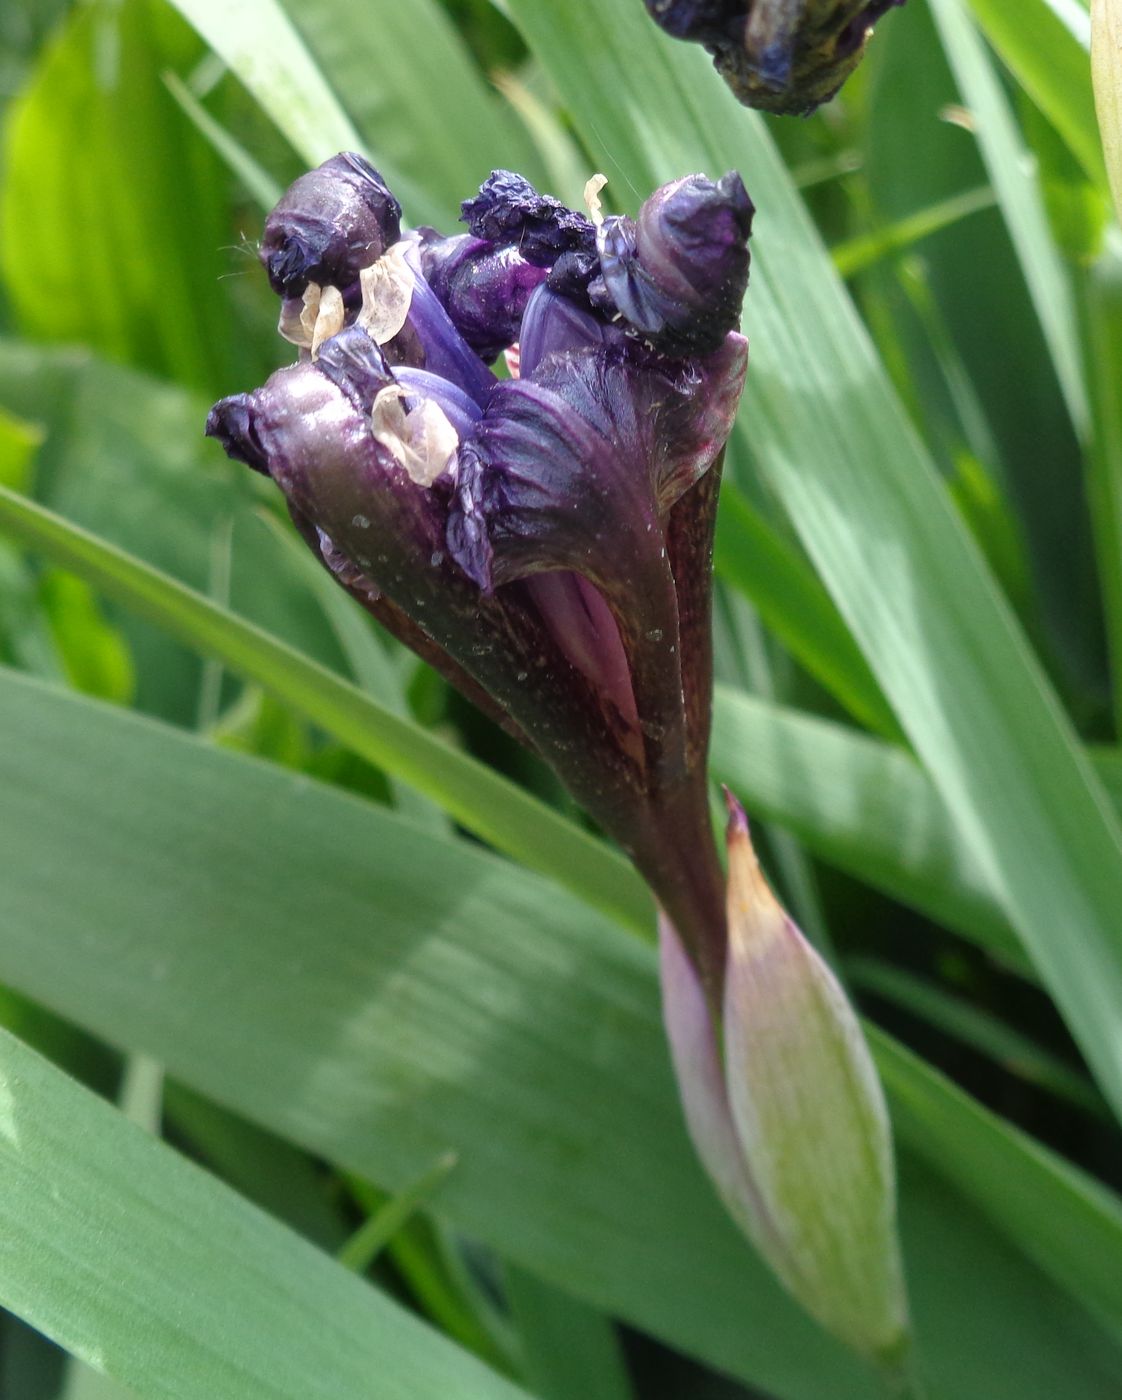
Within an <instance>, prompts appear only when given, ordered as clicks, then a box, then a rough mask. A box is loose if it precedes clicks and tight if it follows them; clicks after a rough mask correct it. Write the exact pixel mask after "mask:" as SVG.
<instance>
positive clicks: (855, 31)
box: [646, 0, 904, 116]
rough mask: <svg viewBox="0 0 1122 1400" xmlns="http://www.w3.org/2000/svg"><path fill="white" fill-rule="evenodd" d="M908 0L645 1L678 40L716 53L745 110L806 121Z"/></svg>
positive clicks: (720, 69)
mask: <svg viewBox="0 0 1122 1400" xmlns="http://www.w3.org/2000/svg"><path fill="white" fill-rule="evenodd" d="M903 3H904V0H646V6H647V9H648V11H649V12H650V14H651V17H652V18H653V19H654V20H655V22H656V23H657V24H659V25H660V26H661V27H662V28H663V29H665V30H666V32H667V33H668V34H671V35H673V36H674V38H676V39H689V40H693V41H694V42H695V43H698V44H701V45H703V47H704V48H705V49H706V50H707V51H708V52H709V53H710V54H711V55H712V57H713V65H714V67H715V68H716V69H717V71H718V73H720V75H721V77H722V78H724V80H725V82H726V83H728V85H729V87H730V88H731V89H732V91H733V93H734V95H735V96H736V98H737V99H738V100H739V101H740V102H743V103H744V105H745V106H746V107H758V108H761V109H762V110H763V111H765V112H778V113H780V114H783V115H787V116H804V115H806V114H807V113H809V112H813V111H814V109H815V108H816V107H818V106H820V105H821V104H822V103H823V102H828V101H829V100H830V98H831V97H833V96H834V95H835V93H837V91H838V89H839V88H840V87H841V85H842V84H843V83H844V82H845V80H846V78H848V77H849V75H850V74H851V73H852V72H853V70H854V69H855V68H856V67H857V65H858V64H859V63H860V62H861V58H862V55H863V54H864V51H865V45H866V44H867V43H868V40H869V36H870V35H871V34H872V32H873V26H874V25H875V24H876V22H877V20H879V19H880V18H881V17H882V16H883V15H884V14H886V13H887V12H888V11H889V10H890V9H892V8H893V7H894V6H896V5H902V4H903Z"/></svg>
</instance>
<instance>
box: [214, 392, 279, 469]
mask: <svg viewBox="0 0 1122 1400" xmlns="http://www.w3.org/2000/svg"><path fill="white" fill-rule="evenodd" d="M206 435H207V437H212V438H216V439H217V440H218V441H219V442H220V443H221V444H222V446H223V448H224V450H225V452H226V456H227V457H232V458H233V459H234V461H235V462H244V463H245V464H246V466H247V467H252V468H253V470H254V471H255V472H260V473H261V474H262V476H268V475H269V474H270V473H269V459H268V454H267V453H266V451H265V448H264V446H263V445H262V443H261V439H260V438H259V437H258V435H257V428H256V425H255V423H254V407H253V398H252V395H250V394H233V395H231V397H230V398H228V399H220V400H219V402H218V403H216V404H215V405H214V407H213V408H212V409H211V410H210V412H209V413H208V414H207V420H206Z"/></svg>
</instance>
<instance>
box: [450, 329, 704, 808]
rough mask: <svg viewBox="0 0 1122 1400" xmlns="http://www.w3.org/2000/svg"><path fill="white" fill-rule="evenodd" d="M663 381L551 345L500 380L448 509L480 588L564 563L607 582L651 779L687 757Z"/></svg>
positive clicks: (469, 443) (595, 581)
mask: <svg viewBox="0 0 1122 1400" xmlns="http://www.w3.org/2000/svg"><path fill="white" fill-rule="evenodd" d="M659 389H661V390H662V391H664V392H666V393H672V392H673V391H672V388H670V386H669V385H668V381H666V380H665V379H664V378H663V377H662V376H651V375H650V374H647V373H645V372H642V371H638V370H636V369H635V368H634V366H633V365H631V364H630V363H629V362H628V361H627V360H625V359H623V358H622V357H620V356H618V355H612V354H608V353H604V352H598V351H583V352H571V353H569V354H561V355H553V356H550V357H549V359H548V360H547V361H545V362H544V363H543V366H542V369H541V372H540V374H539V376H538V377H537V378H536V379H535V380H526V379H522V380H519V381H518V382H517V383H505V384H500V385H499V387H498V388H497V389H496V390H495V393H494V395H493V396H492V399H491V403H490V405H489V406H488V410H487V412H486V413H485V414H484V416H483V419H482V420H481V421H480V423H479V425H478V427H477V429H476V430H475V432H474V433H472V434H471V436H470V437H468V438H467V439H466V440H465V442H464V444H463V446H462V447H461V449H460V458H459V469H458V475H457V481H456V489H455V495H454V497H453V500H452V504H451V509H450V512H449V520H448V546H449V549H450V551H451V553H452V555H453V557H454V558H455V559H456V561H457V562H458V563H459V564H460V565H461V567H462V568H463V569H464V570H465V572H467V573H468V574H469V575H470V576H471V577H472V578H473V579H475V580H476V581H477V582H478V583H479V585H480V587H481V588H482V589H484V591H486V592H489V591H491V590H493V589H495V588H497V587H501V586H502V585H504V584H508V583H510V582H512V581H514V580H518V579H524V578H529V577H531V576H538V575H542V574H547V573H551V572H557V571H560V572H563V573H569V572H571V573H576V574H580V575H581V576H582V577H583V578H585V579H587V580H588V582H589V583H590V584H592V585H594V586H595V587H596V588H597V589H598V590H599V592H600V593H601V594H602V595H603V597H604V599H605V601H606V603H607V605H608V607H609V608H610V609H611V612H612V615H613V617H614V619H615V622H616V626H617V627H618V630H619V636H620V639H621V641H622V644H623V648H624V651H625V653H626V656H627V661H628V666H629V668H630V672H631V680H632V687H633V692H634V697H635V710H636V712H637V715H638V720H639V727H640V729H641V730H642V742H643V746H644V752H645V757H646V771H647V781H648V782H649V783H650V784H651V785H652V786H657V785H659V784H660V783H662V782H664V781H666V782H670V781H676V780H677V778H678V777H680V776H681V774H682V773H683V772H684V770H685V766H686V757H685V754H686V740H685V717H684V706H683V685H682V677H681V668H680V655H679V634H678V610H677V599H676V596H675V592H674V580H673V576H672V574H671V572H670V567H669V563H668V560H667V554H666V547H665V541H664V538H663V529H662V522H661V520H660V518H659V514H658V507H657V500H656V493H655V483H654V481H653V480H652V472H653V471H654V470H655V467H656V464H657V458H656V454H655V453H654V451H653V443H654V440H655V436H656V434H657V432H658V424H657V419H658V401H657V391H658V390H659ZM552 625H553V626H555V627H556V626H557V625H558V624H556V623H554V624H552ZM570 654H571V653H570ZM590 679H592V680H593V682H594V683H599V678H598V675H592V676H590Z"/></svg>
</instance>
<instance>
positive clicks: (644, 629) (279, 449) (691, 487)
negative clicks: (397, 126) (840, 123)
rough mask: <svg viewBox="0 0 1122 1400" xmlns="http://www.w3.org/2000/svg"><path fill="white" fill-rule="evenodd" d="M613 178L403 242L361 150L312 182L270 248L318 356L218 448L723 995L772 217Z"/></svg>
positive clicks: (303, 333)
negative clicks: (753, 238) (731, 569)
mask: <svg viewBox="0 0 1122 1400" xmlns="http://www.w3.org/2000/svg"><path fill="white" fill-rule="evenodd" d="M601 184H602V179H601V178H599V177H598V178H597V179H595V180H593V181H591V182H590V184H589V191H588V199H589V212H588V213H587V214H585V213H581V212H578V211H576V210H573V209H570V208H568V207H567V206H565V205H564V204H562V203H561V202H560V201H558V200H556V199H553V198H551V197H550V196H548V195H543V194H540V193H539V192H538V191H537V190H535V189H534V188H533V186H532V185H530V184H529V183H528V182H527V181H526V180H524V179H523V178H522V177H521V176H519V175H515V174H513V173H511V172H509V171H495V172H493V173H492V175H491V176H490V177H489V178H488V179H487V180H486V181H485V182H484V185H483V187H482V188H481V189H480V191H479V193H478V194H477V195H475V196H474V197H473V198H471V199H469V200H467V201H466V202H465V204H464V206H463V217H464V222H465V223H466V224H467V226H468V232H467V233H461V234H456V235H453V236H451V237H443V236H441V235H440V234H439V233H437V232H436V231H435V230H433V229H421V230H418V231H417V232H415V233H412V234H410V235H408V236H407V237H405V238H402V237H401V235H400V224H399V216H400V211H399V208H398V205H397V202H396V200H395V199H394V198H393V196H392V194H390V192H389V190H388V189H387V188H386V186H385V184H384V183H383V181H382V179H381V177H380V176H379V175H378V173H377V172H376V171H375V170H373V169H372V168H371V167H370V166H369V165H368V164H367V163H366V162H365V161H364V160H362V159H361V158H360V157H357V156H351V155H342V156H336V157H334V158H333V159H332V160H330V161H328V162H326V163H325V164H324V165H322V166H320V167H319V169H318V170H315V171H312V172H311V173H310V174H308V175H305V176H302V177H301V179H300V180H298V181H297V182H296V183H295V184H294V185H293V186H292V188H291V189H290V190H288V192H287V193H286V194H285V196H284V198H283V199H282V200H281V202H280V204H279V205H278V206H277V208H276V209H275V210H274V212H273V213H272V214H271V215H270V216H269V220H268V222H267V224H266V235H265V239H264V241H263V244H262V262H263V263H264V265H265V267H266V269H267V270H268V272H269V275H270V279H271V281H272V282H273V285H274V288H275V289H276V290H277V291H278V293H279V294H280V296H281V298H282V311H281V330H282V333H283V334H284V335H285V336H286V337H287V338H288V339H290V340H291V341H293V342H294V343H295V344H296V345H298V346H299V347H300V349H299V359H298V361H297V363H296V364H294V365H291V366H290V367H288V368H286V369H281V370H279V371H278V372H277V373H276V374H274V375H273V376H272V378H271V379H270V380H269V381H268V383H267V384H266V385H265V386H264V387H263V388H261V389H259V390H256V391H255V392H253V393H249V394H237V395H234V396H233V397H232V398H228V399H224V400H223V401H222V402H221V403H219V404H217V405H216V406H215V407H214V409H213V410H212V412H211V415H210V418H209V420H208V423H207V431H208V433H210V434H211V435H212V436H214V437H217V438H218V439H219V440H220V441H221V442H222V443H223V445H224V446H225V448H226V450H227V452H229V454H230V455H231V456H234V457H237V458H239V459H240V460H242V461H244V462H246V463H248V464H249V465H250V466H251V467H253V468H254V469H255V470H257V471H262V472H264V473H266V474H267V475H269V476H270V477H271V478H272V479H273V481H274V482H275V483H276V484H277V486H278V487H279V488H280V490H281V491H282V493H283V494H284V497H285V500H286V502H287V505H288V508H289V512H290V514H291V515H292V518H293V521H294V522H295V524H296V526H297V528H298V529H299V531H300V533H301V534H302V536H303V538H304V539H305V540H306V542H307V543H308V545H309V547H310V548H311V549H313V550H314V551H315V553H316V554H317V556H318V557H319V559H320V560H321V562H322V563H323V565H324V567H326V568H327V569H329V570H330V571H331V573H332V574H333V575H334V577H335V578H336V579H337V581H338V582H339V583H340V585H341V586H342V587H344V588H345V589H347V590H348V591H349V592H350V593H351V594H352V595H353V596H354V597H355V598H356V599H358V601H359V602H361V603H362V604H363V606H364V607H366V608H367V609H368V610H369V611H371V612H372V613H373V614H374V615H375V616H376V617H377V618H378V619H379V620H380V621H381V622H382V623H383V624H384V625H385V626H386V627H387V628H388V629H389V630H390V631H391V632H393V633H394V634H395V635H396V636H398V637H399V638H400V639H401V640H402V641H404V642H405V643H406V644H407V645H409V646H410V647H412V648H413V649H414V650H415V651H417V652H418V653H419V654H420V655H422V656H423V657H424V658H425V659H426V660H428V661H429V662H430V663H431V664H432V665H433V666H435V667H436V668H437V669H438V670H439V671H441V672H442V674H443V675H445V676H446V677H447V678H448V679H449V680H450V681H451V682H452V683H453V684H455V685H456V686H458V687H459V688H460V689H461V690H462V691H463V692H464V693H465V694H467V695H468V696H469V697H470V698H471V699H472V700H474V701H476V702H477V703H478V704H480V705H481V706H482V707H483V709H484V710H485V711H487V712H488V713H489V714H491V715H492V716H493V717H494V718H495V719H497V720H498V721H499V722H500V723H502V724H504V725H505V727H506V728H507V729H508V730H509V731H510V732H511V733H513V734H515V735H516V736H517V737H518V738H519V739H521V740H522V741H524V742H526V743H527V744H529V745H530V746H531V747H533V748H534V749H535V750H536V751H537V752H538V753H539V754H540V755H541V756H542V757H543V758H544V759H545V760H546V761H547V762H548V763H549V764H551V765H552V767H553V768H554V769H555V771H556V772H557V773H558V775H559V776H560V777H561V779H562V780H563V781H564V782H565V783H566V785H567V786H568V788H569V789H570V791H571V792H572V793H573V795H574V796H575V797H576V798H577V800H578V801H579V802H581V803H582V805H583V806H584V807H585V808H586V810H587V811H588V812H589V813H590V814H591V815H592V816H593V817H594V818H595V819H596V820H597V821H598V822H599V823H600V824H601V825H602V826H603V827H604V828H605V829H606V830H607V831H609V832H610V833H611V834H612V835H613V836H615V837H616V839H617V840H618V841H619V842H620V843H621V844H622V845H623V846H624V847H625V848H626V849H627V850H628V851H629V852H630V853H631V854H632V856H633V857H634V859H635V861H636V863H637V864H638V866H639V867H640V869H641V870H642V871H643V872H644V874H645V875H646V876H647V879H648V881H649V883H650V884H651V886H652V888H653V889H654V890H655V891H656V894H657V896H658V898H659V901H660V903H661V904H662V906H663V907H664V908H665V909H666V910H667V911H668V912H669V913H670V915H671V917H673V919H674V922H675V926H676V927H677V928H678V929H679V931H680V934H681V937H682V939H683V941H684V943H685V945H686V946H687V947H688V948H689V949H690V950H691V952H692V954H693V956H694V957H695V959H696V961H697V963H698V966H699V967H700V968H702V970H703V973H704V975H705V976H706V978H707V979H708V981H709V982H710V983H711V984H713V985H716V982H717V980H718V979H719V973H720V964H721V961H722V958H723V952H722V948H723V942H724V911H723V895H722V881H721V877H720V870H719V865H718V863H717V860H716V855H715V852H714V849H713V843H712V840H711V832H710V828H709V813H708V799H707V789H706V777H705V754H706V748H707V743H708V733H709V705H710V692H711V651H710V638H709V632H710V616H709V597H710V573H711V553H712V539H713V527H714V519H715V507H716V498H717V484H718V479H719V473H720V458H721V453H722V449H723V446H724V443H725V440H726V438H727V437H728V434H729V431H730V429H731V426H732V422H733V418H734V416H735V413H736V407H737V402H738V399H739V396H740V392H741V388H742V386H743V382H744V375H745V368H746V364H747V342H746V341H745V340H744V339H743V337H742V336H740V335H739V334H738V326H739V319H740V306H741V302H742V300H743V297H744V292H745V288H746V285H747V281H748V235H749V232H750V229H751V220H752V205H751V202H750V200H749V199H748V196H747V194H746V193H745V190H744V187H743V185H742V183H741V181H740V177H739V176H738V175H736V174H735V173H730V174H728V175H725V176H724V177H722V178H721V179H720V180H718V181H716V182H713V181H711V180H709V179H707V178H706V177H705V176H702V175H691V176H688V177H687V178H685V179H682V180H678V181H675V182H674V183H673V184H670V185H666V186H664V187H663V188H662V189H660V190H657V191H656V192H655V193H654V194H653V195H652V196H651V198H650V199H648V200H647V201H646V202H645V204H643V206H642V207H641V209H640V210H639V212H638V215H637V217H636V218H634V219H631V218H625V217H621V216H605V215H603V214H602V213H601V210H600V205H599V200H598V198H597V191H598V189H599V187H600V185H601ZM503 352H506V357H507V363H508V364H509V365H510V367H511V369H512V370H513V377H506V378H500V377H499V376H497V375H496V374H495V373H494V372H493V370H492V369H491V368H490V366H491V365H492V363H494V362H495V361H496V360H497V359H498V358H499V357H500V356H501V355H502V354H503ZM691 835H692V838H693V841H692V845H693V847H694V849H695V854H694V856H693V857H692V858H691V860H690V861H689V862H684V861H683V860H682V858H681V850H682V848H683V843H685V844H687V845H688V844H690V841H691Z"/></svg>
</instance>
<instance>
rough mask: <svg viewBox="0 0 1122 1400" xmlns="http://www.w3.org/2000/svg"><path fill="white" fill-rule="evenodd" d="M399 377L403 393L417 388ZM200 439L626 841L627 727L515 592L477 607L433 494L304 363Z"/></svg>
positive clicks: (225, 404)
mask: <svg viewBox="0 0 1122 1400" xmlns="http://www.w3.org/2000/svg"><path fill="white" fill-rule="evenodd" d="M345 334H349V333H345ZM410 378H411V379H412V380H413V382H412V385H411V386H410V389H411V391H416V388H417V386H418V384H419V383H423V382H425V381H419V380H418V379H417V378H416V377H414V376H412V375H411V376H410ZM208 431H209V432H210V434H211V435H212V436H216V437H218V438H219V439H220V440H221V441H222V442H223V444H224V445H225V446H226V448H227V451H228V452H230V454H231V455H232V456H235V457H238V458H239V459H241V460H246V461H249V462H250V463H251V464H252V465H253V466H254V467H256V469H257V470H265V471H267V472H268V474H269V475H271V476H272V478H273V480H274V481H275V482H276V483H277V485H278V486H279V487H280V488H281V490H282V491H283V492H284V495H285V497H286V500H287V502H288V506H289V510H290V513H291V514H292V516H293V519H294V520H295V521H296V523H297V525H298V527H299V529H300V531H301V534H302V535H303V536H304V539H305V540H306V541H307V542H308V544H309V546H310V547H311V548H312V549H313V550H314V551H315V553H316V554H317V555H318V557H319V558H320V559H321V561H322V562H323V563H324V565H325V566H326V567H327V568H329V569H330V570H331V572H332V573H333V574H334V576H335V578H336V579H337V580H338V581H339V583H340V584H341V585H342V586H343V587H345V588H346V589H347V590H348V591H349V592H350V593H351V594H352V595H353V596H354V597H356V598H357V599H358V601H359V602H361V603H362V604H363V605H364V606H365V607H367V608H369V610H370V611H371V612H373V613H374V615H375V616H376V617H378V618H379V619H380V620H381V621H383V622H384V623H385V624H386V625H387V626H389V627H390V628H391V630H393V631H394V632H395V634H396V635H398V636H400V637H402V639H403V640H405V641H406V642H407V644H408V645H410V646H412V647H413V648H414V650H416V651H418V652H420V654H421V655H423V656H425V657H426V659H427V660H429V661H430V662H431V663H432V664H434V665H435V666H437V668H438V669H439V670H441V671H442V672H443V674H445V675H446V676H448V678H449V679H450V680H451V681H452V682H453V683H454V684H456V685H458V686H459V687H460V688H461V689H462V690H464V691H465V693H466V694H467V695H468V696H469V698H472V699H476V700H477V701H480V700H481V703H483V705H484V708H485V709H487V710H488V712H490V713H492V714H495V715H498V716H506V717H507V718H508V720H509V722H510V724H509V727H511V728H512V729H513V731H514V732H516V733H517V734H518V735H519V736H528V738H529V740H530V742H531V743H532V744H533V745H534V746H535V747H536V748H537V749H538V750H539V752H540V753H541V754H542V756H543V757H544V758H545V760H546V761H547V762H548V763H550V764H551V765H552V766H553V767H554V768H555V769H556V771H557V772H558V773H559V774H560V776H561V777H562V780H563V781H564V782H565V783H566V785H567V786H568V787H569V789H570V791H571V792H572V793H573V795H574V797H575V798H576V799H577V801H579V802H581V803H582V804H583V805H584V806H585V807H586V808H587V810H588V811H589V812H590V813H591V814H592V816H593V817H594V818H595V819H596V820H597V821H599V822H601V823H602V824H603V825H604V826H606V827H607V828H608V829H609V830H611V831H612V832H613V833H614V834H615V835H616V836H617V837H618V838H619V839H620V840H621V841H627V840H628V839H629V834H630V832H631V830H632V829H633V828H634V824H635V812H636V809H637V808H638V806H639V805H640V803H641V788H640V784H639V780H638V771H637V766H638V765H637V759H636V757H635V755H634V753H633V752H632V751H630V750H629V749H628V747H627V745H626V743H623V742H621V733H620V731H621V729H622V728H624V727H625V725H626V720H625V719H624V718H623V717H621V716H620V714H619V712H618V710H617V709H616V708H615V707H613V706H612V705H610V704H605V703H604V697H603V696H602V695H601V694H600V693H598V691H597V690H596V688H595V687H594V685H593V684H592V682H591V681H590V680H589V678H588V677H587V676H586V675H585V674H584V672H582V671H581V670H580V669H579V667H578V666H577V665H575V664H574V662H573V661H572V659H571V658H570V656H569V655H568V654H567V652H566V651H565V649H564V648H563V647H562V646H561V645H560V644H559V643H558V641H557V640H556V637H555V636H554V635H553V633H552V631H550V630H548V629H544V628H543V626H542V619H541V614H540V612H539V610H538V608H537V607H536V606H535V605H534V604H533V602H532V601H531V599H530V598H529V597H528V596H527V594H526V591H525V589H523V588H522V587H521V586H520V585H516V586H515V587H514V588H512V589H508V590H506V591H505V592H504V595H503V597H502V598H497V597H496V598H487V597H484V596H481V594H480V592H479V589H478V588H477V586H476V585H475V583H473V582H472V581H471V579H469V578H468V577H467V575H466V574H465V573H464V572H463V571H462V570H461V569H460V568H459V567H458V566H457V565H456V564H455V563H454V562H453V560H452V559H451V557H450V555H449V551H448V547H447V544H446V542H445V531H446V523H447V497H448V493H447V490H446V488H445V487H444V485H443V483H441V482H437V483H436V485H434V486H433V487H431V488H426V487H424V486H422V485H419V484H417V482H416V481H414V480H413V479H411V477H410V476H409V474H408V472H407V471H406V470H405V469H404V468H403V467H402V466H400V465H399V464H398V462H397V460H396V459H395V457H394V455H393V453H392V452H391V451H389V450H388V449H387V448H386V447H384V446H383V445H382V444H381V443H380V442H378V441H377V440H376V439H375V437H374V435H373V432H372V429H371V423H370V418H369V416H368V415H367V414H366V413H364V412H363V411H362V409H361V408H360V407H358V406H356V404H355V403H354V402H353V401H352V399H351V397H350V396H349V395H348V393H347V392H346V390H345V389H344V388H341V387H340V386H339V385H338V384H336V383H334V382H333V380H332V378H331V377H330V376H329V375H328V374H326V373H324V372H323V371H322V370H321V369H320V368H319V366H318V364H314V363H312V362H311V361H305V362H302V363H300V364H297V365H294V366H292V367H290V368H288V369H284V370H280V371H279V372H278V373H276V374H274V375H273V376H272V377H271V379H270V380H269V381H268V383H267V384H266V385H265V387H264V388H263V389H259V390H257V391H256V392H255V393H253V394H243V395H238V396H236V397H235V398H233V399H227V400H223V401H222V402H221V403H219V404H217V405H216V406H215V408H214V409H213V410H212V412H211V416H210V419H209V420H208ZM593 608H594V605H593ZM481 697H482V699H481ZM487 697H489V699H488V698H487Z"/></svg>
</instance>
